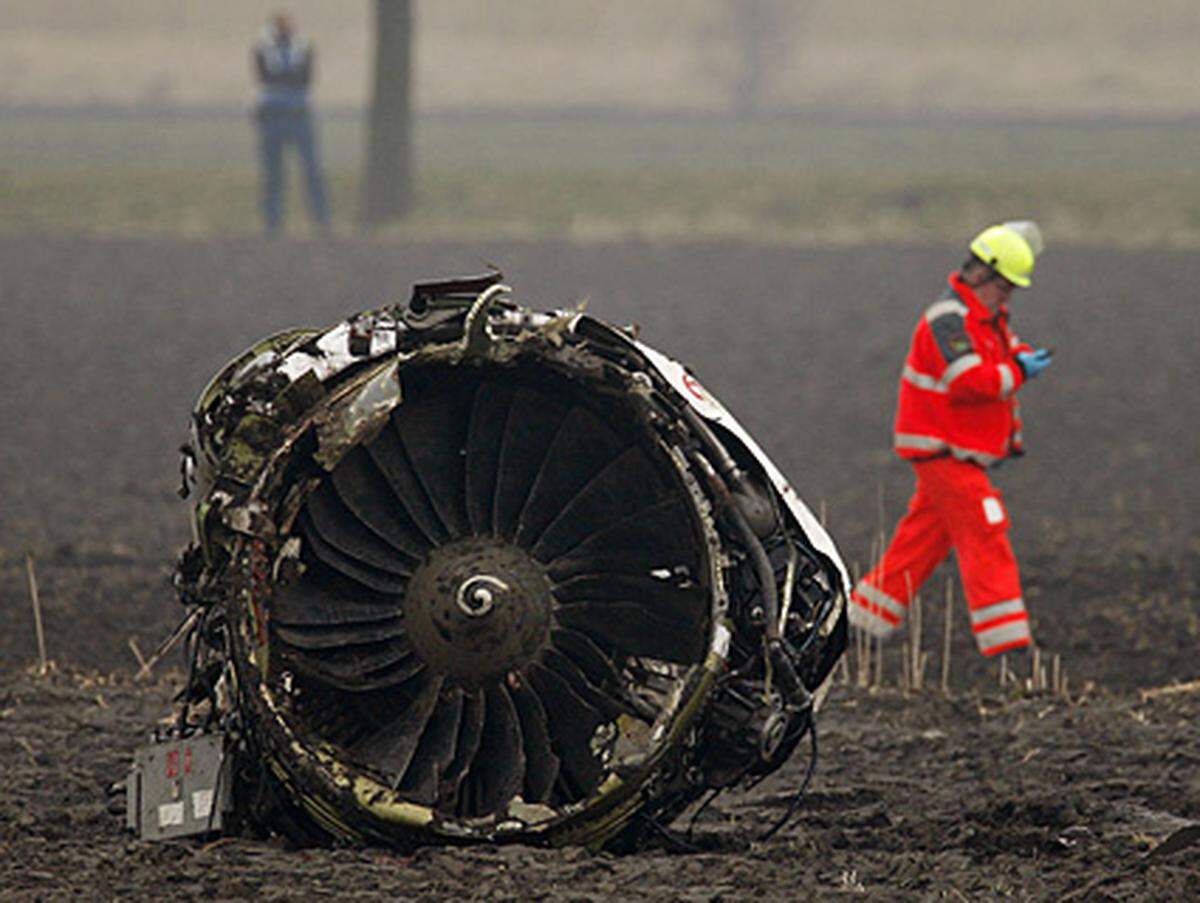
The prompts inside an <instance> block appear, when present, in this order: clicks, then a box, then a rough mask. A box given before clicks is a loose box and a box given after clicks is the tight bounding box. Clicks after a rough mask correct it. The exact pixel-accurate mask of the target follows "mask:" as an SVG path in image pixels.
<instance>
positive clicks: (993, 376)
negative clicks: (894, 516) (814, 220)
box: [850, 220, 1052, 656]
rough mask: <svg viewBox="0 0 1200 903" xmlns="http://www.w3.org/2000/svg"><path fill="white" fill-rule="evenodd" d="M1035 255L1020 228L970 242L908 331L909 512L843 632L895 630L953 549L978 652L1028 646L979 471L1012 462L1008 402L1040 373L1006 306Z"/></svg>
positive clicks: (1004, 522) (1023, 224) (902, 420)
mask: <svg viewBox="0 0 1200 903" xmlns="http://www.w3.org/2000/svg"><path fill="white" fill-rule="evenodd" d="M1042 249H1043V243H1042V236H1041V232H1040V230H1039V229H1038V227H1037V224H1036V223H1034V222H1032V221H1030V220H1021V221H1015V222H1006V223H1002V224H1000V225H995V226H990V227H988V228H987V229H984V230H983V231H982V232H980V233H979V234H978V235H977V236H976V237H975V238H974V239H973V240H972V241H971V245H970V256H969V257H968V258H967V260H966V262H965V263H964V264H963V265H962V267H961V268H960V269H958V270H956V271H954V272H952V273H951V274H950V276H949V285H948V286H947V288H946V290H945V291H944V292H943V293H942V295H941V297H940V298H939V299H938V300H937V301H935V302H934V303H933V304H932V305H931V306H929V307H928V308H927V309H926V310H925V313H924V316H922V317H921V319H920V321H919V322H918V323H917V327H916V330H915V332H914V333H913V337H912V341H911V344H910V346H909V351H908V358H907V359H906V360H905V362H904V369H903V372H902V374H901V378H900V397H899V404H898V408H897V412H896V424H895V442H894V444H895V449H896V452H897V453H898V454H899V455H900V456H901V457H902V458H905V459H907V460H908V461H909V462H910V463H911V464H912V467H913V470H914V472H915V473H916V479H917V486H916V492H915V493H914V495H913V497H912V500H911V501H910V502H909V505H908V511H907V513H906V514H905V515H904V517H903V518H902V519H901V520H900V523H899V524H898V525H897V527H896V532H895V535H894V536H893V537H892V540H891V543H890V545H889V546H888V547H887V550H886V551H885V552H884V553H883V556H882V557H881V558H880V560H879V561H878V563H877V564H876V565H875V567H874V568H873V569H872V570H871V571H870V573H868V574H867V575H866V576H865V577H863V578H862V580H860V581H859V582H858V585H857V586H855V588H854V592H853V593H852V594H851V605H850V621H851V623H852V624H855V625H856V626H858V627H860V628H861V629H864V630H866V631H867V632H869V633H871V634H872V635H874V636H886V635H888V634H890V633H892V632H893V631H894V630H896V628H897V627H899V626H900V623H901V622H902V620H903V618H904V615H905V613H906V612H907V611H908V607H909V604H910V603H911V602H912V599H913V596H914V595H915V594H916V593H917V591H918V590H919V589H920V588H921V584H923V583H924V582H925V580H926V579H927V578H928V577H929V575H930V574H931V573H933V570H934V569H935V568H936V567H937V566H938V565H939V564H940V563H941V562H942V561H943V560H944V559H945V557H946V556H947V555H948V554H949V553H950V551H951V550H952V549H953V550H954V552H955V554H956V557H957V558H958V568H959V574H960V576H961V577H962V583H963V590H964V592H965V594H966V597H967V607H968V609H969V611H970V620H971V631H972V633H973V634H974V636H975V641H976V644H977V645H978V647H979V651H980V652H982V653H983V654H984V655H986V656H992V655H997V654H999V653H1002V652H1006V651H1008V650H1012V649H1020V648H1022V647H1026V646H1029V645H1031V644H1032V641H1033V640H1032V635H1031V633H1030V628H1029V615H1028V612H1027V611H1026V609H1025V602H1024V599H1023V598H1022V595H1021V582H1020V576H1019V574H1018V572H1017V561H1016V558H1015V557H1014V555H1013V550H1012V545H1011V543H1010V542H1009V538H1008V531H1009V526H1010V524H1009V518H1008V512H1007V511H1006V510H1005V507H1004V504H1003V502H1002V501H1001V498H1000V493H999V492H998V491H997V490H996V488H995V487H994V486H993V485H992V482H991V480H990V479H989V478H988V474H987V470H986V468H989V467H993V466H995V465H997V464H999V463H1000V462H1001V461H1003V460H1004V459H1006V458H1009V457H1013V456H1016V455H1020V454H1022V442H1021V420H1020V413H1019V409H1018V406H1017V399H1016V393H1017V392H1018V391H1019V390H1020V389H1021V388H1023V387H1024V386H1025V385H1026V383H1028V382H1029V380H1031V379H1033V378H1034V377H1036V376H1037V375H1038V374H1039V373H1041V372H1042V370H1044V369H1045V368H1046V367H1047V366H1049V364H1050V360H1051V354H1052V352H1051V351H1050V350H1049V349H1044V348H1043V349H1034V348H1033V347H1031V346H1029V345H1027V344H1025V343H1023V342H1021V341H1020V340H1019V339H1018V338H1017V337H1016V335H1014V334H1013V333H1012V331H1011V330H1010V329H1009V326H1008V320H1009V311H1008V302H1009V299H1010V298H1011V296H1012V293H1013V291H1014V290H1015V289H1018V288H1022V289H1023V288H1027V287H1028V286H1029V285H1030V283H1031V281H1032V278H1031V277H1032V276H1033V266H1034V261H1035V259H1036V258H1037V256H1038V255H1039V254H1040V253H1041V252H1042Z"/></svg>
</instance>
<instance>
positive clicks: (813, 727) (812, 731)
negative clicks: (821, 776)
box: [758, 721, 817, 843]
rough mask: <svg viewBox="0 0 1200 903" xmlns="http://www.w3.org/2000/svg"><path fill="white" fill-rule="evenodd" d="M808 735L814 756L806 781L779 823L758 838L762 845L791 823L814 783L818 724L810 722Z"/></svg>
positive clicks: (812, 756)
mask: <svg viewBox="0 0 1200 903" xmlns="http://www.w3.org/2000/svg"><path fill="white" fill-rule="evenodd" d="M808 733H809V737H811V738H812V754H811V755H810V756H809V758H808V768H807V769H805V771H804V780H803V781H802V782H801V783H800V788H799V789H798V790H797V791H796V793H795V795H794V796H793V797H792V801H791V802H790V803H789V804H788V807H787V811H786V812H784V813H783V816H782V817H781V818H780V819H779V820H778V821H777V822H775V824H773V825H771V827H770V828H768V829H767V830H766V832H765V833H764V834H763V835H762V836H761V837H759V838H758V841H759V843H762V842H763V841H764V840H770V839H771V838H772V837H774V836H775V833H776V832H777V831H778V830H779V829H780V828H782V827H783V826H784V825H786V824H787V823H788V822H789V821H791V819H792V816H793V815H795V814H796V808H797V807H798V806H799V805H800V799H801V797H803V796H804V793H805V791H806V790H808V785H809V782H810V781H812V776H813V773H814V772H815V771H816V770H817V722H816V721H812V722H810V724H809V728H808Z"/></svg>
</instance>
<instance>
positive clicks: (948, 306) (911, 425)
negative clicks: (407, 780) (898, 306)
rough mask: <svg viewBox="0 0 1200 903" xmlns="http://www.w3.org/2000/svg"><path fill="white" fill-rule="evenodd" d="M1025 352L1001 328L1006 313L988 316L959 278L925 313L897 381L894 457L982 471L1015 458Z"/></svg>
mask: <svg viewBox="0 0 1200 903" xmlns="http://www.w3.org/2000/svg"><path fill="white" fill-rule="evenodd" d="M1027 350H1030V349H1029V346H1028V345H1025V344H1023V343H1022V342H1021V341H1020V340H1019V339H1018V338H1017V337H1016V336H1015V335H1013V334H1012V332H1010V331H1009V328H1008V309H1007V308H1005V307H1001V308H1000V310H999V311H998V312H996V313H992V312H991V311H990V310H988V309H987V308H986V307H984V305H983V304H982V303H981V302H980V300H979V299H978V298H977V297H976V296H975V292H974V291H972V290H971V287H970V286H968V285H967V284H966V283H965V282H963V281H962V278H961V277H960V275H959V274H958V273H957V272H955V273H951V274H950V287H949V288H948V289H946V291H945V292H944V293H943V294H942V296H941V298H940V299H938V300H937V301H935V302H934V303H933V304H931V305H930V306H929V308H928V309H926V311H925V315H924V316H923V317H922V318H921V321H920V322H919V323H918V324H917V328H916V331H915V332H914V333H913V337H912V344H911V345H910V347H909V349H908V359H907V360H906V361H905V362H904V372H903V373H902V374H901V377H900V401H899V404H898V405H897V409H896V436H895V448H896V452H897V453H898V454H899V455H900V456H901V457H902V458H908V459H910V460H920V459H921V458H931V457H940V456H942V455H945V454H951V455H953V456H954V457H956V458H959V459H961V460H964V461H974V462H975V463H977V464H982V465H983V466H985V467H987V466H990V465H992V464H996V463H998V462H999V461H1001V460H1003V459H1004V458H1006V457H1009V456H1010V455H1019V454H1021V420H1020V414H1019V411H1018V407H1017V399H1016V392H1017V390H1018V389H1019V388H1021V386H1022V384H1023V383H1024V382H1025V376H1024V374H1023V373H1022V371H1021V368H1020V366H1019V365H1018V364H1017V361H1016V356H1015V355H1016V354H1017V352H1018V351H1027Z"/></svg>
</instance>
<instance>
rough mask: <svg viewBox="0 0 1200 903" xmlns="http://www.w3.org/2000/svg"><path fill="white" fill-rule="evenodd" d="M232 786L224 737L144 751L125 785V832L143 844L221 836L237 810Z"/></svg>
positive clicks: (161, 745) (150, 747) (189, 740)
mask: <svg viewBox="0 0 1200 903" xmlns="http://www.w3.org/2000/svg"><path fill="white" fill-rule="evenodd" d="M230 781H231V769H230V757H229V756H228V755H227V754H226V748H225V737H224V735H222V734H198V735H195V736H191V737H187V738H185V739H181V740H167V741H165V742H158V743H151V744H149V745H147V746H143V747H142V748H141V749H139V750H138V751H137V752H136V753H135V754H134V759H133V769H132V770H131V771H130V772H129V776H128V778H127V780H126V783H125V794H126V797H125V826H126V827H127V828H129V829H130V830H131V831H135V832H136V833H137V834H138V836H140V837H141V839H142V840H167V839H170V838H175V837H190V836H192V835H196V834H213V833H216V832H220V831H221V830H223V829H224V828H225V822H226V818H227V816H228V815H229V812H230V810H231V800H232V794H231V792H230V790H231V787H230Z"/></svg>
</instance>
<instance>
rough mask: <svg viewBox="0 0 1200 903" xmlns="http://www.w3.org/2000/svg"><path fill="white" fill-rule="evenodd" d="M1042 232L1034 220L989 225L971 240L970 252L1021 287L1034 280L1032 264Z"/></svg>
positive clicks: (1040, 242) (1038, 247)
mask: <svg viewBox="0 0 1200 903" xmlns="http://www.w3.org/2000/svg"><path fill="white" fill-rule="evenodd" d="M1043 247H1044V245H1043V243H1042V232H1041V230H1040V229H1039V228H1038V225H1037V223H1035V222H1034V221H1033V220H1028V219H1026V220H1013V221H1010V222H1007V223H1001V224H1000V225H998V226H988V227H987V228H986V229H984V230H983V231H982V232H980V233H979V234H978V235H976V236H975V238H974V239H972V240H971V253H972V254H974V255H975V257H977V258H978V259H979V260H981V261H982V262H983V263H985V264H987V265H988V266H990V267H991V268H992V269H993V270H995V271H996V272H997V273H999V274H1000V275H1001V276H1003V277H1004V278H1005V279H1007V280H1008V281H1009V282H1011V283H1012V284H1013V285H1019V286H1020V287H1021V288H1028V287H1029V284H1030V283H1031V282H1032V281H1033V280H1032V276H1033V264H1034V261H1035V260H1036V259H1037V256H1038V255H1039V254H1041V253H1042V249H1043Z"/></svg>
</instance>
